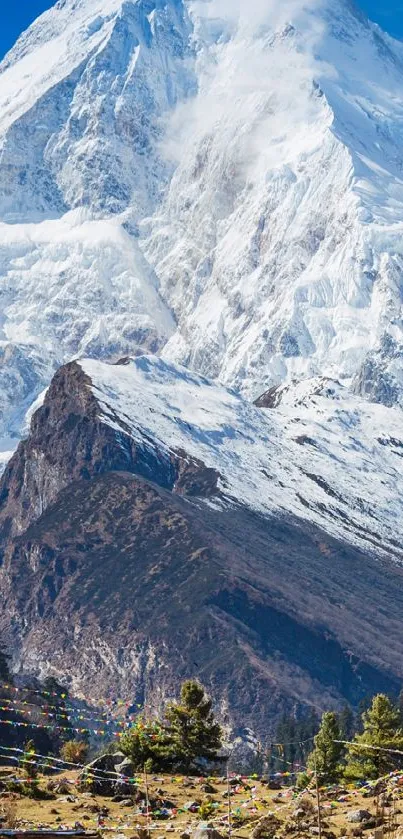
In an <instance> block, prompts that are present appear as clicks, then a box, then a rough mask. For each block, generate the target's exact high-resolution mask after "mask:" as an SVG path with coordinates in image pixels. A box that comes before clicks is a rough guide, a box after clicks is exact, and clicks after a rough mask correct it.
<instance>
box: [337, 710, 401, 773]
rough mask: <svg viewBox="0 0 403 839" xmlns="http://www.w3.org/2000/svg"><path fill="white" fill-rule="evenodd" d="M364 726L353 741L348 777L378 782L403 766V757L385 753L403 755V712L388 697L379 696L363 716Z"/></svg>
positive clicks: (348, 762)
mask: <svg viewBox="0 0 403 839" xmlns="http://www.w3.org/2000/svg"><path fill="white" fill-rule="evenodd" d="M362 725H363V731H362V733H360V734H356V735H355V737H354V743H356V746H349V747H348V759H347V766H346V770H345V775H346V777H347V778H351V779H361V778H379V777H380V776H381V775H385V774H386V773H387V772H391V771H392V770H393V769H396V768H398V767H400V766H402V765H403V761H402V758H403V755H401V756H400V755H396V754H392V753H389V752H387V751H382V750H383V749H397V750H402V751H403V728H402V719H401V712H400V709H399V708H398V707H396V706H395V705H394V704H393V703H392V701H391V699H389V697H388V696H385V695H384V694H382V693H380V694H378V695H377V696H375V697H374V699H373V700H372V705H371V707H370V708H369V709H368V711H364V713H363V715H362ZM366 747H369V748H366ZM379 747H380V748H379Z"/></svg>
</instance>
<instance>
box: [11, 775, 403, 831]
mask: <svg viewBox="0 0 403 839" xmlns="http://www.w3.org/2000/svg"><path fill="white" fill-rule="evenodd" d="M7 772H9V770H4V771H3V774H7ZM61 777H63V778H66V779H67V780H68V781H69V782H70V784H69V792H68V793H67V794H62V795H61V794H60V795H59V794H57V795H56V797H55V798H54V799H53V800H49V801H37V800H35V799H32V798H29V797H27V796H25V795H21V794H20V793H9V792H6V793H4V792H3V793H2V794H1V795H0V815H1V814H2V815H3V817H4V816H5V817H6V818H7V819H8V820H9V822H10V821H13V822H14V824H12V825H11V824H10V825H9V826H17V825H18V827H22V828H32V827H52V828H56V827H59V828H60V827H62V826H63V827H65V828H66V827H68V828H72V827H74V826H75V825H76V823H77V822H78V823H79V824H80V825H81V826H82V827H83V828H85V829H86V830H88V831H93V830H98V829H99V830H100V832H102V833H105V834H106V835H108V834H110V833H111V832H112V833H115V834H122V836H123V835H124V836H127V837H132V836H134V835H135V834H136V829H137V828H138V827H139V826H141V827H146V826H147V816H146V815H144V814H141V813H140V812H139V804H138V803H134V799H133V800H132V801H131V802H130V806H128V805H127V803H126V804H124V803H122V802H116V801H111V799H110V798H106V797H101V796H96V795H93V794H92V793H90V792H84V793H83V792H79V791H78V790H77V786H76V784H75V782H76V780H77V777H78V774H77V773H76V772H66V773H63V776H58V779H59V780H60V778H61ZM48 781H49V778H40V787H41V788H42V789H46V786H47V783H48ZM205 783H206V779H204V778H203V779H198V778H196V779H195V778H184V777H183V776H181V777H179V776H176V777H175V778H173V777H171V776H167V775H165V776H159V777H157V776H151V777H150V778H149V796H150V800H156V799H160V800H161V801H166V802H169V803H170V804H171V805H172V804H173V805H174V808H173V809H174V812H173V814H172V815H169V816H168V817H166V818H158V817H156V816H155V815H154V816H152V817H151V818H150V820H149V827H150V830H152V831H153V835H155V836H156V837H157V839H158V838H159V837H167V836H168V834H170V833H171V834H176V835H178V836H179V835H180V834H182V833H183V832H184V831H189V832H190V831H191V830H193V829H194V828H195V826H196V825H197V823H198V822H200V815H199V814H198V813H197V812H196V813H192V812H189V811H187V810H186V809H185V807H186V805H188V804H189V803H190V802H196V803H199V804H207V803H208V802H210V803H212V804H215V806H214V811H213V815H212V816H211V817H210V818H209V821H211V822H213V823H214V825H215V826H216V827H217V829H218V830H219V831H220V832H221V833H222V834H223V835H224V836H225V835H228V797H227V783H226V781H224V780H223V779H218V778H213V779H209V783H210V784H211V786H212V787H213V788H214V792H213V793H208V792H206V791H203V789H202V787H203V785H204V784H205ZM139 791H140V792H141V793H144V796H145V788H144V784H143V785H141V786H140V787H139ZM401 795H403V786H399V784H398V782H397V781H394V782H393V788H392V787H389V789H388V790H387V792H386V795H382V796H381V798H379V796H378V798H377V797H376V796H375V794H374V792H373V791H371V792H369V793H368V792H367V793H365V792H364V793H363V792H360V791H357V790H354V789H346V788H344V790H341V789H339V790H330V789H328V790H325V789H323V790H322V791H321V814H322V821H323V833H324V836H325V837H328V839H331V837H332V835H333V836H334V837H339V836H351V837H353V836H357V835H360V833H359V831H360V830H361V828H360V826H359V825H357V824H352V823H350V822H348V820H347V815H348V814H349V813H351V811H353V810H357V809H360V808H362V809H366V810H368V811H369V812H370V813H371V814H372V815H373V816H375V815H378V816H379V815H380V814H381V815H383V823H384V831H385V833H387V834H388V835H389V836H393V834H394V833H395V831H396V830H398V829H399V827H400V826H401V825H403V816H402V813H401V812H400V797H401ZM139 797H140V796H139ZM306 802H308V803H306ZM301 803H302V805H303V806H306V809H307V811H309V812H307V814H306V815H305V816H302V815H301V813H300V815H299V816H298V817H296V811H297V810H300V808H301ZM140 805H141V802H140ZM315 807H316V793H315V790H310V791H308V792H305V793H304V794H300V795H297V793H296V792H295V791H294V790H293V789H291V788H289V787H283V788H282V789H280V790H277V791H275V790H269V789H268V787H267V785H265V784H264V783H262V782H260V781H258V780H255V779H252V778H243V780H242V782H241V783H239V784H238V785H237V786H235V787H233V788H232V791H231V811H232V821H233V835H234V836H239V837H249V836H250V835H251V833H252V830H253V828H254V827H255V825H256V822H257V821H258V820H259V818H261V817H262V816H264V815H265V814H266V813H267V812H268V811H271V812H274V813H275V815H276V817H277V818H278V819H279V820H280V822H281V824H280V825H279V827H278V830H277V831H276V833H277V835H282V836H287V835H290V836H291V837H292V836H311V837H312V836H315V834H317V823H318V820H317V811H316V809H315ZM170 809H172V806H171V807H170ZM175 809H176V810H177V812H175ZM1 810H3V813H1ZM372 827H373V826H372ZM362 835H363V836H364V837H368V839H370V837H373V829H371V828H369V829H367V830H365V831H362Z"/></svg>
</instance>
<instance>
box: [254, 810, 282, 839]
mask: <svg viewBox="0 0 403 839" xmlns="http://www.w3.org/2000/svg"><path fill="white" fill-rule="evenodd" d="M280 826H281V821H280V819H278V818H277V816H276V815H275V814H274V813H266V815H265V816H263V817H262V818H261V819H259V821H258V822H257V824H255V827H254V828H253V831H252V833H251V839H272V837H273V836H275V835H276V832H277V830H278V829H279V827H280Z"/></svg>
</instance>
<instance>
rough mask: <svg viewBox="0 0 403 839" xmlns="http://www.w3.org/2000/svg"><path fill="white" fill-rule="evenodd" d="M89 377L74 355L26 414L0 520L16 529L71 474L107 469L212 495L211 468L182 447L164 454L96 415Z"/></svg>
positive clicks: (0, 495)
mask: <svg viewBox="0 0 403 839" xmlns="http://www.w3.org/2000/svg"><path fill="white" fill-rule="evenodd" d="M90 385H91V381H90V379H89V378H88V376H86V374H85V373H84V371H83V370H82V368H81V367H80V366H79V365H78V364H77V363H75V362H71V363H70V364H67V365H66V366H65V367H63V368H61V369H60V370H59V371H58V373H56V375H55V376H54V378H53V381H52V384H51V386H50V388H49V390H48V391H47V393H46V396H45V399H44V403H43V405H42V407H40V408H39V409H38V410H37V411H36V413H35V414H34V416H33V419H32V424H31V433H30V436H29V439H28V440H27V441H24V442H22V443H20V444H19V447H18V449H17V452H16V454H15V456H14V457H13V458H12V460H11V462H10V463H9V464H8V466H7V468H6V471H5V474H4V477H3V481H2V483H1V489H0V505H1V507H0V526H2V527H3V530H4V531H5V532H7V533H8V532H9V533H11V534H15V533H18V532H20V531H22V530H24V529H26V527H27V526H28V525H29V524H30V523H31V522H33V521H36V520H37V519H38V517H39V516H40V515H41V514H42V513H43V512H44V511H45V510H46V509H47V507H48V506H49V504H51V503H52V501H54V500H55V498H56V497H57V495H58V494H59V492H60V491H61V490H62V489H63V488H64V487H65V486H66V485H67V484H70V483H71V482H72V481H80V480H82V479H84V480H85V479H90V478H93V477H94V476H96V475H100V474H103V473H106V472H111V471H117V472H121V471H125V472H133V473H135V474H137V475H141V476H143V477H145V478H149V479H150V480H152V481H154V482H155V483H157V484H158V485H159V486H161V487H165V488H167V489H171V490H172V489H173V488H174V487H175V491H176V492H178V493H180V494H183V495H186V494H190V495H198V494H199V495H201V496H206V497H208V496H210V495H214V494H215V492H216V491H217V478H218V475H217V474H216V473H215V472H214V470H211V469H206V467H204V465H203V464H202V463H198V462H196V461H195V460H194V459H191V458H189V457H187V456H186V455H185V453H183V455H184V456H183V457H180V456H179V454H178V456H177V457H175V456H174V455H173V454H172V455H170V456H169V457H168V456H167V455H165V454H164V453H163V452H161V451H159V450H158V448H157V446H156V444H155V442H154V441H153V440H151V439H147V438H146V437H143V438H142V443H141V445H138V444H136V443H135V441H134V440H133V438H132V437H131V436H130V435H129V434H128V433H127V429H126V428H125V424H124V421H122V418H121V417H118V418H116V420H117V428H115V429H114V428H111V426H110V425H106V424H105V423H104V422H102V421H101V420H100V418H99V416H98V415H99V405H98V403H97V401H96V399H95V397H94V395H93V393H92V391H91V389H90Z"/></svg>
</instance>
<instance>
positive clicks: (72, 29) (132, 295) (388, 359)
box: [0, 0, 403, 553]
mask: <svg viewBox="0 0 403 839" xmlns="http://www.w3.org/2000/svg"><path fill="white" fill-rule="evenodd" d="M402 141H403V44H401V43H400V42H398V41H396V40H393V39H392V38H390V37H389V36H388V35H386V34H385V33H383V32H382V31H381V30H380V29H379V27H377V26H376V25H374V24H372V23H371V22H370V21H368V20H367V18H366V17H365V15H363V14H362V12H361V11H360V10H359V9H358V8H357V7H356V6H355V5H354V3H353V2H350V0H306V2H303V0H285V2H283V3H281V4H278V3H275V2H274V0H266V1H265V2H263V0H249V2H246V0H233V2H229V0H59V2H57V3H56V5H55V6H54V7H53V8H52V9H50V10H49V11H48V12H45V13H44V14H43V15H42V16H41V17H40V18H38V20H37V21H35V22H34V23H33V24H32V26H31V27H30V28H29V29H28V30H27V31H26V32H25V33H23V35H22V36H21V37H20V38H19V40H18V41H17V43H16V45H15V46H14V47H13V49H12V50H11V51H10V52H9V53H8V55H7V56H6V57H5V58H4V60H3V62H2V63H1V64H0V313H1V333H0V418H1V422H0V438H1V443H0V463H3V462H5V460H6V459H7V457H8V456H9V454H8V452H9V451H11V450H12V449H13V448H15V445H16V443H17V441H18V439H19V437H20V435H21V433H22V429H23V428H24V417H25V414H26V411H27V410H29V409H30V406H32V405H33V404H34V403H35V400H36V399H37V397H38V395H39V394H40V393H41V391H42V390H43V389H44V388H45V387H46V386H47V385H48V383H49V381H50V379H51V377H52V375H53V373H54V371H55V369H56V368H57V367H58V366H60V365H61V364H64V363H65V362H67V361H69V360H71V359H77V358H82V357H87V358H89V359H93V361H91V360H90V361H88V362H86V364H87V363H88V364H92V363H93V364H96V363H98V362H99V363H104V362H105V361H108V360H109V361H113V360H116V359H117V358H118V357H119V356H123V355H124V356H126V355H127V356H140V355H141V354H142V353H152V354H159V355H160V356H161V357H162V359H163V362H164V363H166V364H167V365H168V369H170V368H169V365H174V367H173V368H172V369H182V368H177V367H175V365H184V366H185V367H186V368H188V369H192V370H194V371H196V373H197V374H200V375H202V376H206V377H209V378H210V379H213V380H215V381H216V382H217V383H218V384H217V386H218V387H226V388H229V389H230V391H231V389H234V390H235V391H236V392H237V393H238V394H241V396H242V397H243V398H245V399H246V400H249V402H251V401H253V400H254V399H256V398H257V397H259V396H260V395H261V394H262V393H263V392H264V391H267V390H268V389H269V388H271V387H277V388H279V389H280V390H279V393H280V392H281V393H284V395H283V396H282V399H281V402H280V403H279V404H278V405H277V406H276V407H275V408H274V409H273V411H272V414H273V417H274V416H276V417H277V419H274V418H273V420H272V422H273V423H279V426H278V429H280V427H281V428H282V429H283V432H282V433H283V438H284V445H285V446H286V448H287V446H288V443H286V440H287V435H291V434H294V425H296V423H297V422H298V423H302V424H304V426H306V434H305V432H304V434H305V436H306V437H307V438H311V437H312V439H316V438H317V435H319V436H320V440H321V443H320V446H321V451H322V455H321V457H320V463H318V467H317V468H318V474H319V472H320V473H321V474H322V476H324V477H323V480H325V482H326V483H329V486H331V487H332V486H333V487H334V484H335V477H334V475H333V472H332V468H333V465H334V463H335V462H338V463H339V464H342V466H340V467H339V470H338V471H337V481H340V482H341V484H340V485H343V481H344V478H343V475H344V474H345V475H346V478H345V480H346V481H347V483H349V482H351V487H354V486H355V490H354V489H351V488H350V489H351V491H350V490H349V491H348V493H350V494H348V493H347V496H346V497H348V499H349V501H348V504H349V505H351V510H353V511H354V510H355V511H356V512H353V513H351V516H352V517H353V518H354V516H356V517H357V518H356V520H355V522H354V523H353V525H351V516H350V519H349V521H350V525H349V527H351V528H352V531H354V533H356V534H357V533H358V531H359V528H360V527H361V526H362V525H363V521H361V519H360V516H361V515H364V514H363V513H360V512H359V509H358V506H357V505H358V501H357V499H358V498H361V499H362V503H363V504H364V506H365V504H367V503H368V504H370V503H371V499H370V498H367V495H368V490H367V489H366V484H365V481H364V483H363V482H362V481H361V479H360V478H359V473H360V470H362V472H363V475H364V476H365V475H367V478H366V480H369V479H370V480H371V481H372V480H375V474H379V476H380V477H379V481H380V482H382V481H384V482H385V486H386V487H388V490H387V492H386V495H385V494H383V489H382V486H383V484H382V485H381V483H380V485H379V486H378V490H379V498H380V499H383V500H380V508H379V511H378V512H373V515H374V516H375V518H376V519H377V521H378V518H379V521H378V524H377V528H376V533H377V535H376V542H377V544H378V543H380V542H382V540H384V543H385V544H387V545H388V546H389V549H390V551H391V552H392V553H393V550H394V548H393V544H392V541H391V539H393V538H395V536H396V532H397V531H396V528H397V518H398V514H397V513H396V507H395V506H394V505H393V503H392V500H393V498H395V497H396V495H399V486H400V485H399V468H398V467H399V463H400V460H399V458H400V454H399V453H400V440H401V438H402V434H401V432H400V433H399V422H400V423H401V421H402V420H401V417H402V414H401V406H402V404H403V334H402V326H403V321H402V301H403V151H402V149H403V142H402ZM110 369H111V370H117V368H116V367H111V368H110ZM111 375H112V374H111ZM178 375H179V374H178ZM189 375H190V374H189ZM326 381H329V382H333V383H334V384H333V385H332V386H331V388H330V390H329V388H326V387H322V388H321V395H320V397H319V396H317V397H315V399H314V400H313V401H312V400H310V401H309V405H310V407H309V412H308V414H309V415H308V414H306V415H304V417H303V418H302V415H301V410H302V409H301V408H300V407H299V408H298V410H299V411H300V414H298V416H296V415H295V414H293V413H292V411H291V408H290V405H291V402H292V400H293V399H294V400H299V398H300V395H301V388H302V390H304V388H306V389H307V392H308V391H309V393H311V394H312V393H316V390H317V388H318V382H326ZM282 388H284V391H282V390H281V389H282ZM230 391H228V392H230ZM335 394H337V399H336V396H335ZM237 398H238V397H237ZM234 399H235V396H234ZM335 399H336V403H335ZM287 400H289V401H288V403H287ZM286 403H287V404H288V412H289V413H288V414H287V412H286V410H285V407H284V406H285V404H286ZM242 404H244V403H242ZM245 404H246V403H245ZM335 404H337V411H336V414H335V410H336V409H335ZM245 410H246V409H245ZM251 410H252V409H251ZM253 410H255V409H253ZM290 412H291V413H290ZM360 417H361V419H360ZM311 424H313V425H314V430H315V434H314V433H313V432H312V434H311V431H312V429H311V431H309V429H308V426H310V425H311ZM351 427H353V428H355V429H356V431H355V436H354V439H353V438H351V436H350V433H351ZM371 429H372V430H371ZM154 431H155V432H156V429H154ZM257 433H259V434H261V433H262V432H261V431H259V430H257ZM277 433H278V434H280V431H279V430H278V432H277V431H276V435H277ZM333 435H335V437H334V436H333ZM360 435H361V437H360ZM302 436H303V435H302ZM336 437H337V439H338V442H337V447H338V448H337V452H336V451H335V450H333V449H332V446H333V444H334V445H335V446H336ZM343 440H344V442H343ZM384 440H386V441H392V443H390V442H386V443H385V442H380V441H384ZM393 441H395V443H393ZM279 445H280V443H279ZM308 446H309V444H308ZM340 446H341V449H340ZM360 447H361V448H360ZM287 450H288V449H287ZM303 451H305V449H304V446H300V445H298V443H296V444H295V446H293V448H292V457H293V458H294V457H295V458H296V462H298V463H299V462H300V459H301V457H302V452H303ZM341 451H342V452H343V453H342V454H341ZM290 456H291V455H290ZM304 457H305V454H304ZM318 457H319V455H318ZM372 457H373V458H374V464H376V469H375V470H373V469H372V467H370V466H369V463H370V461H371V458H372ZM308 460H309V457H308ZM301 468H302V467H301ZM304 468H305V467H304ZM328 469H330V472H329V474H328V473H327V470H328ZM320 470H321V471H320ZM368 470H369V473H368V474H369V476H368V474H367V472H368ZM295 480H296V481H297V482H298V480H299V473H298V475H297V477H296V478H295ZM311 484H312V481H310V482H309V481H308V485H309V487H310V494H311V495H312V492H313V487H312V486H311ZM286 485H287V486H288V490H289V492H290V498H293V499H294V500H293V502H292V509H293V510H294V512H295V511H296V512H297V513H298V514H299V515H303V516H306V515H308V513H307V509H308V508H307V507H306V504H305V505H304V502H300V501H298V500H297V501H295V492H294V490H291V488H290V486H289V484H286ZM318 487H319V485H318ZM334 491H335V490H334ZM256 492H257V496H258V495H259V490H257V491H256ZM317 492H318V493H319V494H321V493H322V494H323V492H325V490H324V489H323V487H322V488H321V487H319V488H318V490H317ZM280 496H281V497H280ZM274 497H275V498H276V499H277V500H276V502H275V503H276V505H277V506H278V508H279V509H283V507H284V505H285V508H287V509H289V508H290V506H289V505H290V504H291V502H287V503H286V502H285V500H284V493H283V492H281V493H280V495H278V496H277V495H275V496H274ZM315 498H316V497H315ZM322 502H323V498H322V499H319V498H318V499H316V500H314V502H313V506H312V507H311V509H310V510H309V516H311V517H312V519H313V520H315V521H318V519H321V521H322V518H323V517H322V518H321V513H320V504H321V503H322ZM253 503H254V502H253ZM273 503H274V502H273ZM251 504H252V501H251ZM315 504H317V505H319V506H317V507H316V508H315V509H314V507H315ZM287 505H288V506H287ZM371 509H372V507H371ZM371 515H372V513H371ZM364 518H365V515H364ZM326 522H327V524H326V527H330V528H331V527H333V525H331V523H329V522H330V519H329V516H328V515H326ZM381 522H383V524H382V526H381ZM322 525H323V521H322ZM367 525H368V522H367V524H366V525H365V526H367ZM340 527H341V524H340V521H339V520H338V521H337V523H336V524H334V528H335V530H336V531H337V532H339V530H340ZM379 528H380V529H379ZM393 533H394V534H395V536H393ZM390 534H392V536H391V535H390ZM351 538H353V537H351ZM354 538H360V539H361V538H362V534H361V536H354Z"/></svg>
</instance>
